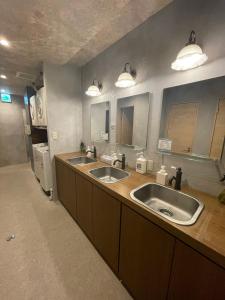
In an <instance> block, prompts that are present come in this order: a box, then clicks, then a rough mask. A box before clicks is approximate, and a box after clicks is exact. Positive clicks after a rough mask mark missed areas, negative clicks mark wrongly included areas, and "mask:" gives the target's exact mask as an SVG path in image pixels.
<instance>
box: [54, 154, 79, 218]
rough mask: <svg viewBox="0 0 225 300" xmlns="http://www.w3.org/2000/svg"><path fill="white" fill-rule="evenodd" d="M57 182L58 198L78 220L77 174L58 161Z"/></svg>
mask: <svg viewBox="0 0 225 300" xmlns="http://www.w3.org/2000/svg"><path fill="white" fill-rule="evenodd" d="M55 165H56V180H57V191H58V197H59V200H60V201H61V203H62V204H63V206H64V207H65V208H66V209H67V211H68V212H69V213H70V214H71V216H72V217H73V218H74V219H76V177H75V172H74V171H73V170H71V169H70V168H69V167H68V166H66V165H65V164H64V163H62V162H60V161H58V160H56V163H55Z"/></svg>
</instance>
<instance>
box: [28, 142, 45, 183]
mask: <svg viewBox="0 0 225 300" xmlns="http://www.w3.org/2000/svg"><path fill="white" fill-rule="evenodd" d="M43 147H48V144H47V143H39V144H33V145H32V148H33V159H34V174H35V175H36V177H37V178H38V179H39V180H40V171H39V169H40V168H38V163H37V159H38V157H37V149H39V148H43Z"/></svg>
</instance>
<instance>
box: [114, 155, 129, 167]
mask: <svg viewBox="0 0 225 300" xmlns="http://www.w3.org/2000/svg"><path fill="white" fill-rule="evenodd" d="M117 162H120V163H121V164H122V166H121V169H122V170H125V164H126V156H125V154H122V159H121V160H120V159H116V160H114V162H113V165H114V166H115V164H116V163H117Z"/></svg>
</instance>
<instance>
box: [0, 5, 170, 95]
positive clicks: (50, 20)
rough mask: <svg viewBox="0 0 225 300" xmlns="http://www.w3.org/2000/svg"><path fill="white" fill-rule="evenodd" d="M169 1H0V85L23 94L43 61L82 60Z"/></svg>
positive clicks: (124, 33) (86, 60) (56, 62)
mask: <svg viewBox="0 0 225 300" xmlns="http://www.w3.org/2000/svg"><path fill="white" fill-rule="evenodd" d="M170 2H172V0H99V1H96V0H82V1H80V0H73V1H72V0H36V1H34V0H7V1H1V3H0V38H1V37H3V38H6V39H8V40H9V41H10V43H11V46H10V47H9V48H4V47H3V46H1V47H0V72H1V73H4V74H6V75H7V77H8V79H7V80H4V79H0V88H6V89H9V90H10V91H11V92H12V93H17V94H23V92H24V87H25V86H26V85H27V84H28V82H27V81H24V80H22V79H18V78H16V77H15V74H16V72H17V71H20V72H25V73H30V74H34V75H37V74H38V72H39V71H40V70H41V65H42V62H48V63H52V64H66V63H73V64H76V65H79V66H81V65H84V64H85V63H87V62H88V61H90V60H91V59H92V58H94V57H95V56H96V55H98V54H99V53H101V52H102V51H103V50H105V49H106V48H108V47H109V46H110V45H112V44H113V43H115V42H116V41H118V40H119V39H120V38H122V37H123V36H124V35H126V34H127V33H128V32H129V31H131V30H132V29H134V28H135V27H137V26H138V25H140V24H141V23H143V22H144V21H145V20H146V19H147V18H149V17H150V16H151V15H153V14H155V13H156V12H158V11H159V10H160V9H162V8H163V7H165V6H166V5H167V4H169V3H170Z"/></svg>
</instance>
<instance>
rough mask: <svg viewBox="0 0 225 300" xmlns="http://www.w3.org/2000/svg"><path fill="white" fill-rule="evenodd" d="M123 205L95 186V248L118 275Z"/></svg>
mask: <svg viewBox="0 0 225 300" xmlns="http://www.w3.org/2000/svg"><path fill="white" fill-rule="evenodd" d="M120 213H121V203H120V202H119V201H118V200H116V199H115V198H113V197H111V196H110V195H109V194H107V193H106V192H104V191H103V190H101V189H100V188H98V187H97V186H93V238H94V244H95V247H96V248H97V249H98V251H99V252H100V253H101V255H102V256H103V258H104V259H105V260H106V262H107V263H108V264H109V265H110V267H111V268H112V269H113V271H114V272H115V273H118V258H119V234H120Z"/></svg>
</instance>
